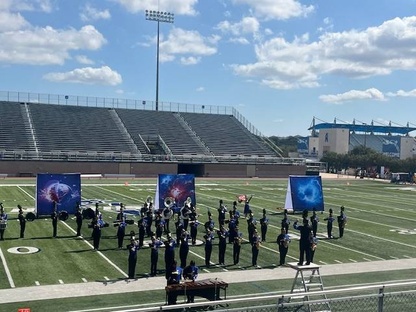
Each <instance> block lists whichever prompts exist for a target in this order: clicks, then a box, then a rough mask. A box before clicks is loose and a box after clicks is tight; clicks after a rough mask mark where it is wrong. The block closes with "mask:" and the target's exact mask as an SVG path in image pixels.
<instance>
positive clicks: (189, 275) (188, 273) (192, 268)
mask: <svg viewBox="0 0 416 312" xmlns="http://www.w3.org/2000/svg"><path fill="white" fill-rule="evenodd" d="M198 273H199V268H198V267H197V266H196V265H195V261H194V260H191V262H190V263H189V265H188V266H186V267H185V268H184V269H183V271H182V275H183V279H184V280H189V281H193V282H194V281H195V280H196V279H197V277H198ZM194 297H195V296H194V295H187V301H186V303H194Z"/></svg>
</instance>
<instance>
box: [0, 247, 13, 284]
mask: <svg viewBox="0 0 416 312" xmlns="http://www.w3.org/2000/svg"><path fill="white" fill-rule="evenodd" d="M0 258H1V262H3V267H4V271H5V272H6V275H7V279H8V280H9V284H10V287H11V288H15V287H16V286H15V285H14V281H13V278H12V275H11V274H10V270H9V266H8V265H7V262H6V258H5V257H4V254H3V251H2V250H1V248H0Z"/></svg>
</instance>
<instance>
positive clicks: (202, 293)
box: [165, 279, 228, 303]
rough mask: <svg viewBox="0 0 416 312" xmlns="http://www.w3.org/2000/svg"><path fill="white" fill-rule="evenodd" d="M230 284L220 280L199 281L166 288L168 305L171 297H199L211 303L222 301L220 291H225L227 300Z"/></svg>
mask: <svg viewBox="0 0 416 312" xmlns="http://www.w3.org/2000/svg"><path fill="white" fill-rule="evenodd" d="M227 287H228V283H226V282H224V281H222V280H220V279H204V280H199V281H186V282H182V283H180V284H173V285H168V286H166V287H165V291H166V303H167V302H168V296H169V295H176V296H181V295H183V296H185V298H186V296H197V297H203V298H206V299H208V300H210V301H216V300H221V297H220V290H224V299H226V298H227Z"/></svg>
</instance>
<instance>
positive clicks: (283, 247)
mask: <svg viewBox="0 0 416 312" xmlns="http://www.w3.org/2000/svg"><path fill="white" fill-rule="evenodd" d="M276 243H277V245H278V246H279V254H280V261H279V265H284V264H285V262H286V255H287V252H288V251H289V243H290V238H289V235H288V234H286V230H285V228H283V227H282V229H281V230H280V234H279V235H278V236H277V239H276Z"/></svg>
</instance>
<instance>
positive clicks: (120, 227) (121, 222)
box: [117, 208, 127, 248]
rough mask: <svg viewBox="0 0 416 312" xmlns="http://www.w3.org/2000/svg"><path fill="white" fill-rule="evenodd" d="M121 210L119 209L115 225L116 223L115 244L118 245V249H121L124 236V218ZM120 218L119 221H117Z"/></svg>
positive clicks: (125, 224)
mask: <svg viewBox="0 0 416 312" xmlns="http://www.w3.org/2000/svg"><path fill="white" fill-rule="evenodd" d="M122 209H123V208H120V213H119V215H118V216H117V223H118V228H117V244H118V248H123V241H124V236H125V235H126V226H127V223H126V216H125V214H124V213H123V210H122ZM119 217H120V219H118V218H119Z"/></svg>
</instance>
